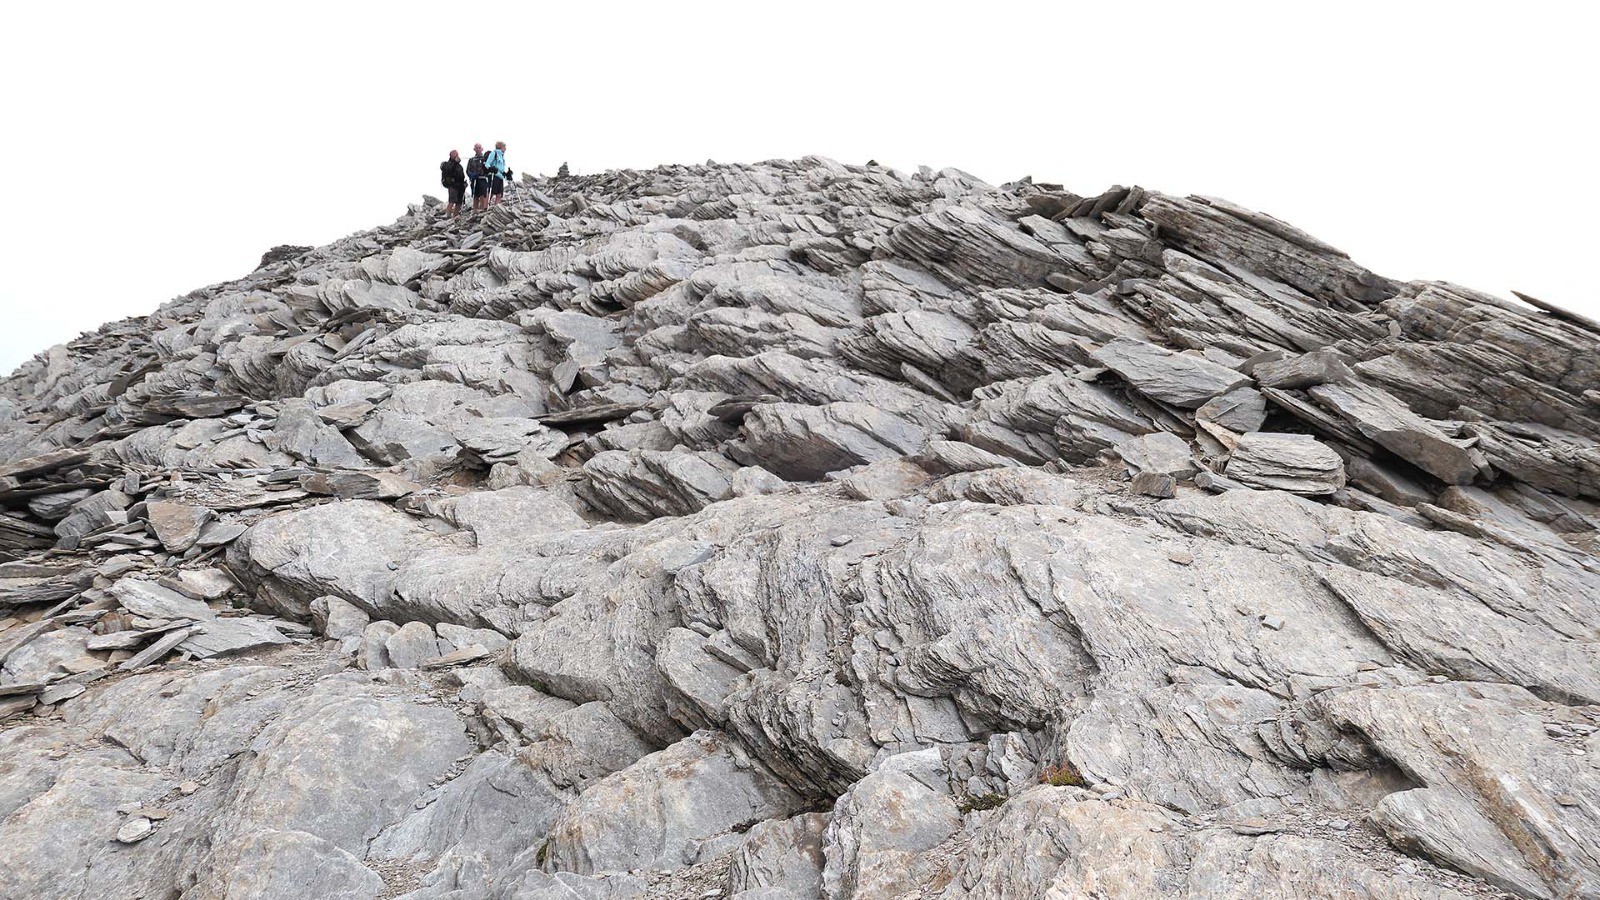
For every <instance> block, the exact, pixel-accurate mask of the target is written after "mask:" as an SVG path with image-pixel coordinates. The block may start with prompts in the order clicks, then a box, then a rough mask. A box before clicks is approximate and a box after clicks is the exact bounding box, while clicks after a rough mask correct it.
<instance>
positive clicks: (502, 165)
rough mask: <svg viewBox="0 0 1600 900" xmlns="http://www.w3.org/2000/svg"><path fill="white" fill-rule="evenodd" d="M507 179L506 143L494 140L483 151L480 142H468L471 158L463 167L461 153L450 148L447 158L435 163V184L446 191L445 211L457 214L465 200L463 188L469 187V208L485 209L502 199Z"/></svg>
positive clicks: (465, 189)
mask: <svg viewBox="0 0 1600 900" xmlns="http://www.w3.org/2000/svg"><path fill="white" fill-rule="evenodd" d="M510 180H511V169H510V168H508V167H507V166H506V142H505V141H495V142H494V149H493V150H490V151H488V152H487V153H485V152H484V149H483V145H482V144H473V145H472V158H471V159H468V160H467V164H466V166H465V167H463V166H462V165H461V154H460V153H459V152H458V151H455V150H451V151H450V158H449V159H447V160H445V161H444V162H442V163H440V164H439V183H440V184H442V185H444V188H445V190H447V191H449V192H450V199H449V200H448V201H447V202H446V203H445V209H444V211H445V214H446V215H451V216H456V215H460V214H461V204H462V203H464V202H465V201H466V198H467V189H468V188H471V190H472V208H473V209H474V210H484V209H488V208H489V207H490V206H491V205H493V204H497V203H499V202H500V201H501V200H502V199H504V198H505V194H506V182H507V181H510Z"/></svg>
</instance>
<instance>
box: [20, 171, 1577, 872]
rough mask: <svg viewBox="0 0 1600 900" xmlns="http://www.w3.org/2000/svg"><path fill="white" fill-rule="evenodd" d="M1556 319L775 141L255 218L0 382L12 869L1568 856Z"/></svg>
mask: <svg viewBox="0 0 1600 900" xmlns="http://www.w3.org/2000/svg"><path fill="white" fill-rule="evenodd" d="M1597 350H1600V334H1597V333H1596V332H1595V331H1593V330H1592V326H1591V325H1590V324H1588V323H1586V322H1584V321H1582V320H1579V319H1576V318H1573V317H1570V316H1562V315H1558V314H1555V313H1552V312H1549V311H1546V310H1543V309H1529V308H1524V307H1521V306H1518V305H1515V304H1512V303H1509V302H1507V301H1502V300H1499V299H1496V298H1493V297H1489V296H1487V295H1483V294H1480V293H1477V292H1474V291H1471V290H1468V289H1465V288H1461V287H1457V286H1455V285H1450V284H1445V283H1435V282H1413V283H1400V282H1395V281H1392V280H1389V279H1386V278H1383V277H1381V276H1379V275H1376V274H1374V273H1372V272H1369V271H1367V270H1366V269H1364V268H1362V267H1361V266H1359V265H1358V264H1357V263H1355V262H1354V261H1352V260H1350V259H1349V258H1348V257H1346V256H1345V255H1344V254H1342V253H1340V252H1338V251H1337V250H1335V249H1333V248H1331V247H1329V246H1327V245H1326V244H1323V243H1321V242H1319V241H1317V240H1316V239H1314V238H1312V237H1310V236H1309V235H1306V234H1304V233H1303V232H1300V231H1299V230H1297V229H1295V228H1293V227H1292V226H1289V225H1287V224H1286V223H1283V222H1281V221H1279V220H1277V219H1274V218H1272V217H1270V216H1266V215H1263V214H1260V213H1255V212H1251V211H1249V210H1244V209H1241V208H1239V207H1236V206H1233V205H1232V204H1229V203H1226V202H1225V201H1220V200H1215V199H1209V198H1197V197H1189V198H1178V197H1168V196H1164V195H1161V194H1157V193H1152V192H1147V191H1145V190H1143V189H1139V188H1114V189H1112V190H1110V191H1108V192H1106V193H1104V194H1102V195H1099V196H1094V197H1080V196H1077V195H1074V194H1072V193H1070V192H1067V191H1065V190H1064V189H1062V188H1060V187H1058V186H1053V185H1044V184H1036V183H1033V182H1032V181H1031V180H1023V181H1019V182H1014V183H1011V184H1007V185H1003V186H999V187H996V186H991V185H988V184H984V183H982V182H981V181H979V180H977V179H975V178H973V177H972V176H970V175H968V174H966V173H963V172H960V171H958V170H955V169H946V170H943V171H933V170H928V169H923V170H919V171H918V172H916V173H914V174H908V173H902V172H897V171H894V170H892V169H888V168H885V167H882V166H878V165H876V164H867V165H864V166H850V165H841V164H839V163H836V162H833V161H830V160H826V159H820V158H814V157H808V158H806V159H802V160H795V161H772V162H766V163H760V164H756V165H712V164H707V165H703V166H668V167H663V168H660V169H654V170H650V171H622V172H610V173H606V174H603V175H596V176H588V177H577V178H574V177H567V176H562V177H558V178H525V179H524V180H523V182H522V183H520V184H518V185H516V186H515V187H514V189H513V191H512V193H511V194H510V195H509V197H508V200H507V202H506V203H505V204H504V205H502V206H499V207H496V208H495V209H493V210H491V211H489V212H488V213H486V214H482V215H476V216H471V217H467V218H464V219H456V220H448V219H442V218H440V217H439V215H438V207H437V206H436V205H432V204H423V205H419V206H416V207H413V208H411V209H410V210H409V211H408V212H407V213H406V215H404V216H403V217H401V218H400V219H399V220H397V221H396V222H395V223H394V224H392V225H389V226H385V227H382V228H377V229H374V230H371V231H367V232H363V233H360V234H357V235H352V236H351V237H349V238H346V239H344V240H341V241H337V242H335V243H333V244H330V245H327V246H325V247H319V248H303V247H285V248H279V249H277V250H274V251H272V252H270V253H268V254H267V256H266V257H264V258H263V260H262V265H261V267H260V268H258V269H257V270H256V271H254V272H252V273H251V274H249V275H248V276H246V277H244V278H242V279H239V280H237V281H234V282H229V283H225V284H220V285H214V286H211V287H208V288H204V289H201V290H198V291H195V292H193V293H191V294H189V295H186V296H184V297H180V298H178V299H176V300H174V301H172V302H171V303H168V304H167V305H165V306H163V307H162V308H161V309H159V310H158V311H157V312H156V313H155V314H153V315H151V316H149V317H146V318H141V319H130V320H126V321H123V322H117V323H112V324H110V325H107V326H105V327H104V328H102V329H100V331H98V332H96V333H94V334H89V335H85V336H83V337H81V338H79V339H78V340H76V341H73V342H71V343H69V344H66V345H63V346H60V347H55V348H52V349H50V350H48V351H46V352H44V353H42V354H40V355H39V356H37V357H35V358H34V359H33V360H32V361H30V362H29V363H27V364H25V365H24V366H23V367H21V368H20V369H19V370H18V371H17V372H16V373H15V374H14V375H12V376H11V377H10V378H9V379H7V380H6V381H4V382H3V383H0V423H3V426H4V427H3V431H0V846H4V847H5V849H6V852H5V853H4V854H0V896H4V897H12V896H16V897H30V898H46V900H48V898H73V900H85V898H90V897H145V898H158V897H159V898H176V897H183V898H185V900H190V898H193V900H204V898H217V900H221V898H228V900H277V898H302V897H310V896H315V897H327V898H340V900H379V898H396V897H405V898H410V900H537V898H546V897H549V898H573V897H581V898H595V900H601V898H603V900H633V898H658V900H659V898H695V900H706V898H711V897H718V896H727V897H737V898H741V900H810V898H828V900H849V898H861V900H877V898H896V897H905V898H912V897H917V898H945V900H956V898H1010V897H1078V896H1094V897H1102V898H1119V900H1136V898H1138V900H1143V898H1150V897H1173V898H1179V897H1209V898H1258V897H1283V898H1306V897H1318V898H1372V900H1379V898H1396V897H1398V898H1416V900H1422V898H1428V900H1457V898H1478V897H1500V896H1517V897H1528V898H1541V900H1546V898H1548V900H1569V898H1591V897H1600V853H1597V850H1596V848H1600V772H1597V770H1596V765H1597V763H1596V760H1597V759H1600V646H1597V638H1600V626H1597V625H1596V623H1597V622H1600V561H1597V560H1596V559H1595V556H1594V551H1595V548H1596V547H1597V546H1600V544H1597V531H1600V525H1597V521H1600V510H1597V508H1596V506H1595V503H1596V501H1597V500H1600V443H1597V441H1600V414H1597V413H1596V403H1597V401H1600V368H1597V363H1596V362H1595V360H1597V359H1600V354H1597V352H1596V351H1597Z"/></svg>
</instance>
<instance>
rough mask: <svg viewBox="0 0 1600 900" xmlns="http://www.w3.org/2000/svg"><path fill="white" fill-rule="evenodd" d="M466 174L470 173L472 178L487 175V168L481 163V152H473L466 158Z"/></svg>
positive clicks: (486, 176) (485, 176)
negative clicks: (470, 156)
mask: <svg viewBox="0 0 1600 900" xmlns="http://www.w3.org/2000/svg"><path fill="white" fill-rule="evenodd" d="M467 174H468V175H471V176H472V177H473V179H478V178H488V177H489V170H488V169H487V168H485V167H484V165H483V154H482V153H474V154H472V158H471V159H469V160H467Z"/></svg>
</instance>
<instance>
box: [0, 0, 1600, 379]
mask: <svg viewBox="0 0 1600 900" xmlns="http://www.w3.org/2000/svg"><path fill="white" fill-rule="evenodd" d="M1480 6H1481V8H1480ZM1589 7H1590V4H1585V3H1576V2H1574V3H1565V2H1563V3H1553V2H1552V3H1531V2H1524V3H1495V4H1492V5H1490V4H1482V5H1479V4H1472V3H1464V2H1455V3H1405V2H1399V0H1388V2H1382V3H1368V2H1340V3H1287V2H1272V3H1226V2H1217V3H1201V2H1194V0H1189V2H1175V3H1134V2H1116V3H1112V2H1095V3H1077V2H1064V0H1056V2H1053V3H1028V4H1022V3H1008V2H1001V0H986V2H983V3H970V4H959V5H958V4H943V3H934V2H921V3H875V2H868V0H854V2H831V0H809V2H803V3H798V2H787V3H773V4H768V3H760V2H754V0H746V2H738V3H733V2H730V3H696V2H688V0H679V2H660V0H655V2H641V3H621V2H616V3H608V2H601V0H571V2H564V3H540V4H537V5H534V4H515V3H489V4H484V3H467V2H463V3H452V2H447V0H434V2H429V3H402V2H386V3H370V4H367V3H342V2H334V0H321V2H315V3H302V2H281V0H280V2H273V3H252V4H243V3H240V4H233V3H219V2H214V0H213V2H206V3H193V4H172V3H157V2H140V3H129V2H118V3H104V4H100V3H93V2H82V0H78V2H74V3H71V4H69V5H61V4H45V3H28V4H23V3H13V4H9V5H8V6H7V8H6V11H5V13H4V16H3V18H4V21H5V28H4V35H3V37H0V43H3V47H0V122H3V123H4V125H5V136H4V138H3V139H0V154H3V156H0V172H3V173H4V179H5V185H6V189H7V191H8V193H9V199H10V201H11V202H10V203H9V204H8V207H9V208H8V210H7V213H6V215H4V216H3V217H0V272H3V275H0V372H4V371H10V369H11V368H12V367H14V366H15V365H17V364H19V363H21V362H22V361H23V360H25V359H26V358H27V357H29V356H31V355H32V354H34V353H35V352H38V351H40V350H43V349H44V348H46V347H47V346H49V345H51V344H54V343H58V342H61V341H64V340H67V339H70V338H72V337H73V336H75V335H76V334H77V333H79V332H80V331H83V330H86V329H92V328H94V327H96V326H98V325H99V324H101V323H102V322H105V321H107V320H111V319H116V318H121V317H123V316H128V315H135V314H145V313H148V312H150V311H151V310H153V309H154V308H155V307H156V306H157V305H158V304H160V303H162V302H164V301H166V300H168V299H170V298H172V297H174V296H177V295H179V294H182V293H185V292H187V291H189V290H191V289H193V288H197V287H201V286H203V285H206V284H210V283H213V282H216V281H221V280H225V279H228V278H232V277H236V276H239V275H242V274H244V273H247V272H248V271H250V270H251V269H252V268H254V266H255V264H256V262H257V261H258V260H259V258H260V255H261V253H262V251H264V250H266V249H267V248H268V247H270V246H272V245H274V244H279V243H301V244H316V243H323V242H327V241H330V240H333V239H335V238H337V237H340V236H342V235H344V234H347V233H349V232H351V231H355V230H358V229H361V228H367V227H371V226H374V225H378V224H381V223H386V222H390V221H392V220H393V219H394V218H395V217H396V216H398V215H399V214H401V213H402V212H403V211H404V209H405V205H406V204H407V203H410V202H414V201H416V200H417V199H418V197H419V196H420V195H421V194H423V193H424V192H433V193H437V192H438V187H437V173H438V165H437V164H438V162H439V160H441V159H443V158H444V155H445V153H446V152H447V151H448V150H449V149H450V148H452V147H456V148H459V149H461V150H463V151H467V150H469V149H470V147H471V144H472V142H473V141H474V140H480V141H483V142H485V143H488V142H490V141H494V140H504V141H506V142H507V143H508V144H509V152H508V157H509V161H510V163H511V166H512V168H513V169H515V170H518V171H523V170H527V171H532V172H553V171H554V170H555V169H556V167H557V166H558V165H560V163H561V162H563V161H568V162H569V163H570V164H571V165H572V167H573V169H574V171H577V172H581V173H592V172H598V171H601V170H604V169H607V168H616V167H636V168H642V167H648V166H652V165H656V164H660V163H667V162H700V161H704V160H706V159H715V160H718V161H754V160H760V159H768V158H774V157H797V156H803V155H805V154H808V153H817V154H822V155H825V156H830V157H833V158H835V159H838V160H841V161H844V162H852V163H859V162H865V161H866V160H868V159H877V160H879V161H880V162H883V163H886V164H889V165H893V166H897V167H900V168H903V169H913V168H915V167H916V166H917V165H919V164H926V165H930V166H934V167H936V168H938V167H943V166H957V167H959V168H962V169H966V170H967V171H969V172H972V173H974V174H976V175H978V176H980V177H982V178H984V179H986V180H988V181H990V182H993V183H997V184H998V183H1001V182H1004V181H1009V180H1011V179H1014V178H1017V177H1020V176H1022V175H1028V174H1031V175H1033V176H1034V177H1035V179H1037V180H1046V181H1057V182H1061V183H1064V184H1065V185H1066V186H1067V187H1068V188H1069V189H1071V190H1074V191H1076V192H1078V193H1081V194H1087V193H1093V192H1099V191H1100V190H1102V189H1103V188H1105V187H1107V186H1108V185H1111V184H1114V183H1120V184H1141V185H1144V186H1146V187H1148V188H1152V189H1155V190H1161V191H1165V192H1168V193H1180V194H1182V193H1199V194H1209V195H1214V196H1221V197H1226V198H1228V199H1230V200H1233V201H1235V202H1238V203H1241V204H1243V205H1245V206H1249V207H1253V208H1255V209H1259V210H1263V211H1266V212H1269V213H1272V214H1273V215H1276V216H1278V217H1280V218H1283V219H1286V220H1288V221H1290V222H1292V223H1294V224H1296V225H1298V226H1300V227H1301V228H1304V229H1305V230H1307V231H1309V232H1311V233H1312V234H1315V235H1317V236H1318V237H1320V238H1322V239H1324V240H1326V241H1328V242H1330V243H1332V244H1334V245H1336V246H1339V247H1341V248H1342V249H1344V250H1346V251H1347V252H1349V253H1350V254H1351V255H1352V256H1354V257H1355V258H1356V259H1357V260H1358V261H1360V262H1362V263H1364V264H1365V265H1367V266H1369V267H1370V268H1372V269H1375V270H1377V271H1379V272H1381V273H1383V274H1385V275H1389V276H1391V277H1396V278H1402V279H1410V278H1437V279H1444V280H1449V281H1455V282H1458V283H1461V284H1466V285H1469V286H1472V287H1477V288H1480V289H1484V290H1488V291H1491V292H1494V293H1497V294H1500V295H1502V296H1506V295H1508V293H1509V291H1510V290H1511V289H1513V288H1514V289H1517V290H1520V291H1523V292H1524V293H1528V294H1532V295H1534V296H1536V297H1540V298H1541V299H1544V300H1547V301H1550V302H1554V303H1557V304H1560V305H1563V306H1566V307H1569V308H1572V309H1575V310H1580V311H1584V312H1587V313H1589V314H1591V315H1600V287H1597V285H1596V280H1595V276H1594V275H1593V274H1592V272H1593V270H1594V265H1595V263H1594V258H1593V250H1592V246H1593V244H1594V238H1595V236H1596V231H1597V228H1596V225H1595V218H1594V216H1595V211H1596V210H1600V174H1597V165H1596V163H1597V159H1600V153H1597V150H1600V147H1597V140H1596V137H1595V134H1596V124H1597V123H1596V108H1597V97H1596V93H1597V88H1600V62H1597V60H1600V52H1597V50H1596V48H1595V43H1594V42H1595V38H1596V34H1597V30H1596V28H1595V24H1596V23H1595V21H1594V18H1593V17H1592V16H1591V15H1590V14H1588V13H1586V12H1585V10H1587V9H1588V8H1589Z"/></svg>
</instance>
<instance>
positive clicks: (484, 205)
mask: <svg viewBox="0 0 1600 900" xmlns="http://www.w3.org/2000/svg"><path fill="white" fill-rule="evenodd" d="M467 178H468V179H469V180H471V182H472V208H473V209H475V210H482V209H488V208H489V169H488V167H487V166H485V165H484V164H483V145H482V144H473V145H472V158H471V159H469V160H467Z"/></svg>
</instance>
